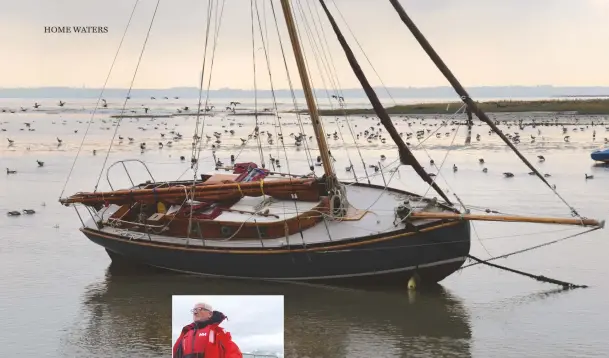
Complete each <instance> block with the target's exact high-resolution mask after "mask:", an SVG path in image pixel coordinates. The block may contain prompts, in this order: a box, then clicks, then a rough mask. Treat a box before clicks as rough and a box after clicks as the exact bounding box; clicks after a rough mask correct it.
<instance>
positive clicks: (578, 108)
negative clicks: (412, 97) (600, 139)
mask: <svg viewBox="0 0 609 358" xmlns="http://www.w3.org/2000/svg"><path fill="white" fill-rule="evenodd" d="M477 104H478V106H480V109H482V110H483V111H484V112H488V113H493V112H556V113H558V112H575V113H577V114H609V99H589V100H588V99H585V100H534V101H486V102H477ZM462 105H463V103H462V102H437V103H418V104H405V105H398V106H393V107H386V108H385V109H386V110H387V113H388V114H392V115H399V114H446V113H453V112H455V111H457V110H458V109H459V108H460V107H461V106H462ZM345 112H346V113H347V114H348V115H366V114H371V115H374V114H375V113H374V110H373V109H372V108H351V109H346V110H344V111H343V110H341V109H337V110H320V111H319V114H320V115H322V116H340V115H344V114H345ZM302 113H308V111H306V110H305V111H302Z"/></svg>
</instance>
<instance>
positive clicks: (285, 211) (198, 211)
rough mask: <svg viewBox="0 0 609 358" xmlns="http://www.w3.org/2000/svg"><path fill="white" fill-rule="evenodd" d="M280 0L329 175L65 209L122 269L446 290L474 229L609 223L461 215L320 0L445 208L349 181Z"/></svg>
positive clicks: (237, 174)
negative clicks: (501, 224) (473, 223)
mask: <svg viewBox="0 0 609 358" xmlns="http://www.w3.org/2000/svg"><path fill="white" fill-rule="evenodd" d="M280 2H281V6H282V10H283V16H284V18H285V21H286V24H287V28H288V32H289V38H290V41H291V44H292V49H293V52H294V56H295V59H296V64H297V67H298V71H299V75H300V80H301V84H302V88H303V90H304V94H305V97H306V102H307V107H308V111H309V115H310V117H311V122H312V126H313V130H314V132H315V138H316V141H317V146H318V150H319V157H320V162H321V164H322V166H323V170H324V175H323V176H321V177H317V176H315V175H314V174H309V175H294V174H292V173H277V172H274V171H271V170H268V169H265V168H263V167H262V168H261V167H258V165H257V164H255V163H251V162H246V163H237V164H235V165H234V166H232V167H231V170H232V174H225V173H214V174H211V175H202V176H201V177H200V179H197V180H190V181H156V180H154V179H152V180H151V181H149V182H147V183H143V184H140V185H134V186H133V187H131V188H129V189H124V190H114V191H109V192H91V193H76V194H74V195H72V196H70V197H66V198H62V199H60V202H61V203H62V204H64V205H66V206H69V205H74V204H81V205H84V206H85V207H86V208H87V210H88V211H89V213H90V214H91V216H92V220H90V221H88V222H86V223H85V222H84V221H83V227H82V228H81V231H82V232H83V233H84V234H85V235H86V236H87V237H88V238H89V239H90V240H91V241H93V242H94V243H96V244H99V245H100V246H102V247H104V248H105V249H106V251H107V252H108V254H109V255H110V257H111V258H112V260H115V261H118V262H121V261H122V262H130V263H139V264H145V265H149V266H154V267H159V268H164V269H168V270H173V271H179V272H186V273H194V274H201V275H207V276H216V277H227V278H247V279H265V280H296V281H313V282H324V283H356V284H366V283H374V284H396V285H404V284H405V283H406V282H407V281H408V280H409V279H411V278H412V277H415V278H416V279H418V280H421V281H422V282H423V283H425V282H438V281H440V280H442V279H444V278H445V277H446V276H448V275H450V274H452V273H453V272H455V271H456V270H458V269H459V268H460V267H461V265H462V264H463V263H464V261H465V260H466V258H467V256H468V254H469V250H470V227H469V223H468V220H496V221H520V222H523V221H528V222H540V223H548V222H552V223H557V224H566V225H583V226H602V225H603V223H602V222H599V221H596V220H592V219H585V218H581V217H580V218H573V219H560V218H529V217H509V216H497V215H471V214H469V213H467V212H466V213H461V212H460V211H459V210H458V209H456V208H455V207H454V206H453V204H452V203H451V201H450V200H449V199H448V197H447V196H446V194H445V193H443V192H442V190H441V189H440V188H439V187H438V185H437V184H436V183H435V181H434V179H433V178H431V177H430V176H429V175H428V174H427V173H426V172H425V170H423V168H422V166H421V165H420V163H419V162H418V161H417V160H416V158H415V157H414V155H413V154H412V152H411V151H410V150H409V148H408V147H407V145H406V144H405V143H404V142H403V140H402V139H401V137H400V135H399V133H398V132H397V130H396V128H395V127H394V126H393V123H392V122H391V119H390V117H389V116H388V114H387V112H386V111H385V109H384V108H383V106H382V105H381V103H380V101H379V99H378V98H377V96H376V93H375V92H374V90H373V89H372V87H371V86H370V84H369V83H368V80H367V79H366V77H365V75H364V73H363V71H362V70H361V68H360V66H359V64H358V62H357V60H356V59H355V56H354V55H353V53H352V51H351V49H350V48H349V45H348V44H347V42H346V41H345V39H344V37H343V36H342V33H341V32H340V29H339V28H338V25H337V24H336V22H335V21H334V19H333V17H332V15H331V14H330V12H329V10H328V9H327V7H326V6H325V3H324V1H323V0H320V4H321V6H322V7H323V10H324V12H325V14H326V15H327V17H328V19H329V21H330V23H331V24H332V28H333V30H334V33H335V34H336V36H337V38H338V41H339V42H340V44H341V46H342V48H343V50H344V52H345V55H346V56H347V59H348V60H349V63H350V65H351V68H352V69H353V72H354V73H355V75H356V76H357V78H358V80H359V81H360V83H361V85H362V88H363V89H364V91H365V92H366V95H367V96H368V99H369V100H370V103H371V104H372V106H373V108H374V110H375V112H376V115H377V116H378V117H379V119H380V121H381V123H382V124H383V126H384V128H385V129H386V131H387V132H388V134H389V135H390V137H391V139H392V140H393V141H394V142H395V144H396V145H397V148H398V152H399V157H400V162H401V164H402V165H409V166H411V167H412V168H413V169H414V170H415V171H416V173H417V174H418V175H419V176H420V177H421V178H422V179H423V180H424V181H425V182H427V183H428V184H429V185H430V187H432V188H433V189H434V190H435V191H436V192H437V193H438V195H439V196H440V197H441V198H442V200H443V201H440V200H437V199H436V198H426V197H421V196H419V195H416V194H413V193H410V192H407V191H403V190H398V189H394V188H391V187H387V186H378V185H373V184H366V183H362V182H350V183H345V182H341V181H339V180H338V179H337V176H336V174H335V172H334V168H333V165H332V158H331V157H330V151H329V149H328V144H327V143H326V135H325V133H324V128H323V127H322V124H321V120H320V115H319V113H318V109H317V104H316V99H315V97H314V93H313V90H312V86H311V83H310V80H309V75H308V72H307V66H306V64H305V60H304V56H303V51H302V49H301V46H300V42H299V35H298V32H297V28H296V24H295V20H294V16H293V11H292V9H291V4H290V1H289V0H280ZM390 2H391V3H392V5H393V6H394V7H395V9H396V11H397V12H398V14H399V16H400V17H401V18H402V20H403V21H404V22H405V24H406V25H407V26H408V28H409V29H410V30H411V32H412V33H413V35H414V36H415V38H416V39H417V41H419V43H420V44H421V45H422V47H423V48H424V50H425V51H426V52H427V54H428V55H429V56H430V57H431V59H432V60H433V61H434V63H435V64H436V65H437V66H438V68H439V69H440V70H441V71H442V73H443V74H444V75H445V76H446V77H447V79H448V80H449V82H450V83H451V84H452V85H453V87H454V88H455V90H456V91H457V93H458V94H459V96H460V97H461V99H462V100H463V102H464V103H465V104H466V105H467V109H468V111H471V113H474V114H476V115H477V116H478V118H480V120H482V121H484V122H485V123H487V124H488V125H489V126H490V127H491V128H492V129H493V130H494V131H495V132H496V133H497V134H498V135H499V136H500V137H501V138H502V139H503V140H504V141H505V142H506V143H507V145H508V146H510V148H512V150H514V152H515V153H516V154H517V155H518V156H519V157H520V159H521V160H523V162H525V164H527V165H528V166H529V167H530V168H531V170H533V171H534V172H535V173H536V174H537V176H538V177H539V178H540V179H541V180H542V181H544V182H545V183H547V182H546V181H545V179H544V177H543V176H542V175H541V174H540V173H539V172H538V171H537V170H536V169H535V168H534V167H533V166H532V165H531V164H530V163H529V162H528V161H527V160H526V159H525V158H524V157H523V156H522V154H520V153H519V152H518V150H517V149H516V148H515V147H514V146H513V144H512V143H511V142H510V141H509V140H508V139H507V138H506V137H505V136H504V135H503V134H502V133H501V131H500V130H498V128H497V127H496V126H495V124H494V123H493V122H492V121H491V120H490V119H489V118H488V117H487V116H486V114H485V113H483V112H482V111H481V110H480V109H479V108H478V107H477V106H476V103H475V102H474V101H473V100H472V99H471V98H470V97H469V95H468V94H467V92H465V90H464V89H463V87H462V86H461V85H460V84H459V82H458V81H457V80H456V78H455V77H454V76H453V75H452V73H450V71H449V70H448V68H447V67H446V65H445V64H444V63H443V62H442V60H441V59H440V58H439V56H438V55H437V54H436V53H435V51H434V50H433V48H431V46H430V45H429V43H428V42H427V41H426V40H425V38H424V37H423V35H422V34H421V33H420V32H419V30H418V29H417V28H416V26H415V25H414V24H413V23H412V21H411V20H410V18H408V16H407V15H406V13H405V11H404V9H403V8H402V7H401V5H400V4H399V2H398V1H397V0H390ZM271 6H272V3H271ZM195 137H196V135H195ZM197 140H200V138H195V141H197ZM548 185H549V184H548ZM371 203H372V204H371ZM77 212H78V211H77ZM81 221H82V218H81Z"/></svg>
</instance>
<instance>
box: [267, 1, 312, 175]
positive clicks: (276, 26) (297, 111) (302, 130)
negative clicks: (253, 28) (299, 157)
mask: <svg viewBox="0 0 609 358" xmlns="http://www.w3.org/2000/svg"><path fill="white" fill-rule="evenodd" d="M270 4H271V11H272V12H273V19H274V22H275V29H276V31H277V36H278V40H279V48H280V49H281V56H282V58H283V65H284V67H285V71H286V75H287V78H288V84H289V87H290V94H291V97H292V103H293V104H294V109H295V113H296V120H297V123H298V125H299V129H300V130H301V133H304V132H305V130H304V126H303V124H302V117H301V115H300V110H299V109H298V101H297V100H296V93H295V91H294V85H293V82H292V77H291V76H290V70H289V66H288V62H287V59H286V56H285V50H284V47H283V41H282V40H281V34H280V31H279V23H278V21H277V14H276V12H275V6H274V5H273V2H272V1H271V2H270ZM277 122H280V121H279V119H277ZM279 129H280V133H281V142H282V144H283V130H282V129H281V127H279ZM303 144H304V145H305V155H306V156H307V160H308V161H309V163H308V164H309V166H313V158H312V156H311V153H310V147H309V144H308V141H307V140H304V141H303ZM284 148H285V147H284ZM285 160H286V163H287V162H288V161H289V160H288V157H287V153H286V157H285Z"/></svg>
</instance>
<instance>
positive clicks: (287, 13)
mask: <svg viewBox="0 0 609 358" xmlns="http://www.w3.org/2000/svg"><path fill="white" fill-rule="evenodd" d="M281 7H282V9H283V16H284V17H285V22H286V24H287V27H288V33H289V34H290V41H291V43H292V49H293V50H294V57H295V58H296V65H297V66H298V73H299V74H300V82H301V83H302V89H303V91H304V95H305V98H306V100H307V107H308V109H309V115H310V116H311V123H312V124H313V130H314V131H315V137H316V138H317V146H318V147H319V152H320V153H319V155H320V156H321V160H322V164H323V167H324V172H325V174H326V177H327V179H329V181H328V183H329V188H328V189H329V191H330V189H331V187H333V186H334V185H335V184H338V183H337V181H336V174H335V173H334V170H333V169H332V165H331V161H330V151H329V150H328V144H327V143H326V135H325V134H324V130H323V128H322V126H321V121H320V119H319V111H318V110H317V104H316V103H315V96H314V94H313V89H312V88H311V82H310V81H309V75H308V73H307V67H306V64H305V60H304V55H303V53H302V48H301V46H300V41H299V39H298V32H297V29H296V23H295V22H294V16H293V15H292V9H291V6H290V0H281Z"/></svg>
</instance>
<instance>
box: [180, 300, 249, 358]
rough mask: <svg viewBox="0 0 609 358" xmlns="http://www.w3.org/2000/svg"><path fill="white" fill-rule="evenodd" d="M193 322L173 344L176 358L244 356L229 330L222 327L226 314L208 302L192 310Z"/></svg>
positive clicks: (236, 357) (234, 357)
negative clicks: (216, 309) (215, 309)
mask: <svg viewBox="0 0 609 358" xmlns="http://www.w3.org/2000/svg"><path fill="white" fill-rule="evenodd" d="M191 312H192V317H193V322H192V323H191V324H189V325H187V326H185V327H184V328H182V333H180V336H179V337H178V339H177V340H176V342H175V344H174V345H173V357H174V358H203V357H205V358H243V355H242V354H241V350H240V349H239V347H238V346H237V344H235V342H233V340H232V338H231V335H230V333H229V332H227V331H225V330H224V328H222V327H220V323H222V321H224V320H225V319H226V316H225V315H224V314H223V313H222V312H219V311H214V310H213V308H212V306H211V305H209V304H206V303H197V304H196V305H195V306H194V308H193V309H192V310H191Z"/></svg>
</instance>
